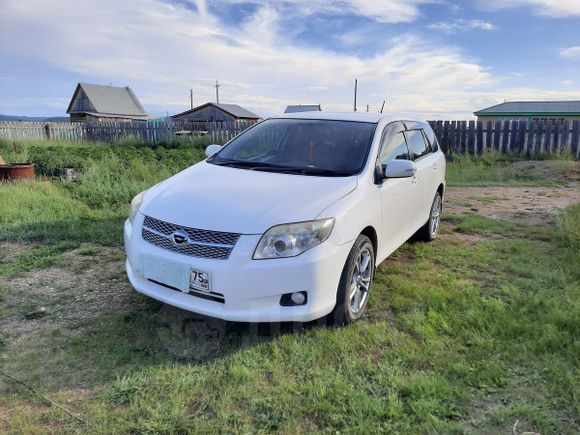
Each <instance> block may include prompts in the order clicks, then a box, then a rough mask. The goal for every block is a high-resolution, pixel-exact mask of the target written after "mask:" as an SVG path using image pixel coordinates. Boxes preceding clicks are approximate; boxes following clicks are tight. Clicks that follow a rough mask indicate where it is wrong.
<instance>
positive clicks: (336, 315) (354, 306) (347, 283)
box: [327, 234, 375, 326]
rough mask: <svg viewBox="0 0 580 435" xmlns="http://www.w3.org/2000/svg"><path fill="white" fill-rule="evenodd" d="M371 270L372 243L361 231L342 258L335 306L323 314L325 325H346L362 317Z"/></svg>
mask: <svg viewBox="0 0 580 435" xmlns="http://www.w3.org/2000/svg"><path fill="white" fill-rule="evenodd" d="M374 272H375V250H374V248H373V244H372V243H371V241H370V239H369V238H368V237H367V236H364V235H362V234H361V235H360V236H358V238H357V239H356V241H355V242H354V245H353V247H352V249H351V250H350V253H349V254H348V258H347V259H346V263H345V265H344V268H343V270H342V275H341V276H340V282H339V284H338V291H337V295H336V306H335V307H334V310H333V311H332V312H331V313H330V314H329V315H328V316H327V322H328V324H330V325H334V326H339V325H347V324H349V323H352V322H356V321H357V320H359V319H360V318H362V317H363V316H364V313H365V310H366V307H367V303H368V300H369V294H370V290H371V284H372V279H373V275H374Z"/></svg>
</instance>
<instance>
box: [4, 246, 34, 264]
mask: <svg viewBox="0 0 580 435" xmlns="http://www.w3.org/2000/svg"><path fill="white" fill-rule="evenodd" d="M36 246H37V245H35V244H32V243H25V244H23V243H15V242H2V243H0V263H2V262H6V261H10V260H12V259H14V258H16V257H18V256H19V255H20V254H22V253H24V252H26V251H28V250H30V249H34V248H35V247H36Z"/></svg>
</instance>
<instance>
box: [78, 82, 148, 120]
mask: <svg viewBox="0 0 580 435" xmlns="http://www.w3.org/2000/svg"><path fill="white" fill-rule="evenodd" d="M81 91H83V92H84V93H85V95H86V96H87V98H88V99H89V101H90V102H91V104H92V105H93V107H94V109H95V110H94V112H95V113H98V114H108V115H127V116H135V117H146V116H147V113H146V112H145V109H144V108H143V106H142V105H141V103H140V102H139V100H138V99H137V96H136V95H135V94H134V93H133V91H132V90H131V88H130V87H129V86H125V87H124V88H122V87H117V86H103V85H93V84H90V83H79V84H78V85H77V87H76V89H75V93H74V95H73V97H72V99H71V102H70V104H69V106H68V109H67V113H71V109H72V106H73V103H74V101H75V98H76V96H77V95H78V93H79V92H81Z"/></svg>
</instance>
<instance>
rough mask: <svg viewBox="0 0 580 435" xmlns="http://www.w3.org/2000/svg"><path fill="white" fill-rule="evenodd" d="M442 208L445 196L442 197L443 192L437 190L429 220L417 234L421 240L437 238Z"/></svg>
mask: <svg viewBox="0 0 580 435" xmlns="http://www.w3.org/2000/svg"><path fill="white" fill-rule="evenodd" d="M442 208H443V198H442V197H441V193H439V191H437V193H435V198H433V203H432V204H431V211H430V212H429V220H428V221H427V223H426V224H425V225H423V226H422V227H421V228H420V229H419V231H417V236H418V238H419V239H420V240H423V241H425V242H430V241H432V240H434V239H436V238H437V234H438V233H439V223H440V222H441V210H442Z"/></svg>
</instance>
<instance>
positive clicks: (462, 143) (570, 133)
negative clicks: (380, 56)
mask: <svg viewBox="0 0 580 435" xmlns="http://www.w3.org/2000/svg"><path fill="white" fill-rule="evenodd" d="M430 124H431V126H432V127H433V130H434V131H435V135H436V136H437V138H438V140H439V143H440V144H441V148H442V149H443V151H444V152H445V153H446V154H470V155H478V154H481V153H483V152H484V151H486V150H496V151H499V152H502V153H508V152H513V153H519V154H524V155H527V156H530V157H531V156H534V155H538V154H550V153H554V152H559V151H562V150H566V152H568V153H569V154H570V155H571V156H572V157H574V158H577V159H578V158H580V121H573V122H572V121H561V120H552V121H533V122H532V123H528V122H526V121H496V122H491V121H490V122H485V123H484V122H481V121H478V122H476V121H430ZM250 125H251V124H250V123H240V124H236V125H235V126H228V128H224V126H223V124H220V123H204V124H203V125H201V124H200V123H196V124H195V125H193V124H191V123H187V122H180V121H172V120H165V119H161V120H154V121H147V122H143V121H140V122H82V123H69V122H50V123H45V122H0V136H1V137H5V138H9V139H67V140H75V141H103V142H115V141H118V140H121V139H126V138H128V137H134V138H137V139H138V140H140V141H144V142H154V143H156V142H163V141H167V140H170V139H171V138H173V137H175V136H176V135H183V134H186V135H209V136H210V137H212V140H213V141H215V142H217V143H225V142H227V141H228V140H230V139H231V138H233V137H234V136H236V135H237V134H239V133H240V132H242V131H243V130H245V129H246V128H247V127H249V126H250Z"/></svg>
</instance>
